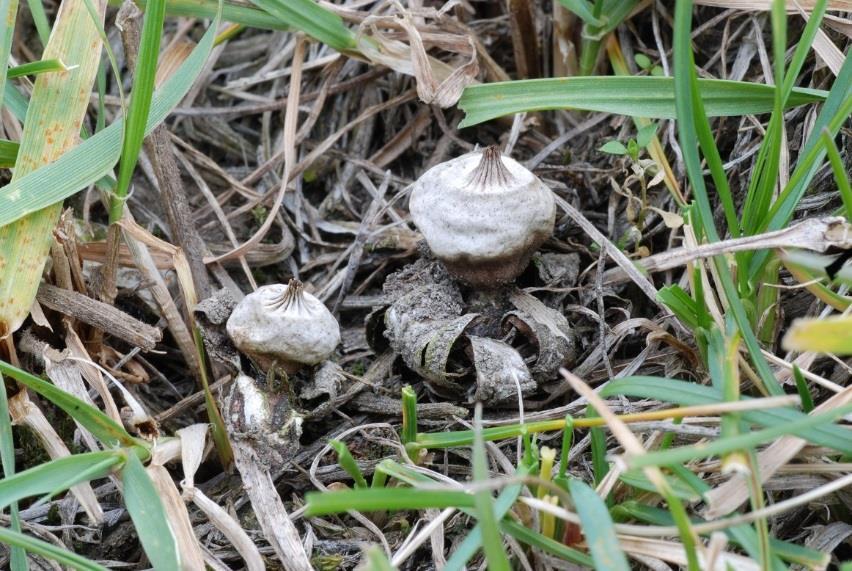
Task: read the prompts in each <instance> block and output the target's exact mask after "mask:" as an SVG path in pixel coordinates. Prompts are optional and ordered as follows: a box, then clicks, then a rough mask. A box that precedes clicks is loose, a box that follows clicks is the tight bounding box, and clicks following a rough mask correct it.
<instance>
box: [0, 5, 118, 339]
mask: <svg viewBox="0 0 852 571" xmlns="http://www.w3.org/2000/svg"><path fill="white" fill-rule="evenodd" d="M97 8H98V10H99V14H98V18H100V20H101V21H103V17H104V12H105V10H106V3H105V2H100V3H99V4H98V6H97ZM100 50H101V41H100V35H99V34H98V31H97V26H96V25H95V23H94V22H93V21H92V19H91V15H90V14H89V12H88V10H87V9H86V6H85V4H84V2H83V1H82V0H65V2H63V4H62V9H61V10H60V11H59V16H58V18H57V21H56V24H55V25H54V27H53V31H52V32H51V36H50V40H49V41H48V43H47V47H45V50H44V54H43V56H42V57H43V59H59V60H61V61H63V62H66V64H67V66H68V68H69V69H68V71H66V72H64V73H50V74H43V75H39V76H38V77H37V78H36V81H35V86H34V88H33V95H32V98H31V99H30V102H29V106H28V108H27V118H26V120H25V121H24V131H23V135H22V137H21V146H20V149H19V151H18V158H17V161H16V163H15V170H14V173H13V176H12V180H13V181H16V180H20V179H21V178H22V177H24V176H25V175H27V174H29V173H32V172H33V171H36V170H37V169H39V168H40V167H42V166H44V165H46V164H48V163H50V162H52V161H54V160H56V159H57V158H58V157H59V156H60V155H62V154H63V153H64V152H65V151H67V150H68V149H69V148H70V147H72V146H74V145H75V144H76V142H77V140H78V137H79V133H80V126H81V124H82V121H83V117H84V115H85V113H86V110H87V108H88V105H89V92H90V91H91V89H92V84H93V83H94V80H95V74H96V72H97V67H98V60H99V56H100ZM36 192H38V191H36ZM46 206H47V208H44V209H43V210H40V211H37V212H34V213H33V214H32V215H31V216H28V217H27V218H24V219H21V220H19V221H17V222H16V223H15V224H9V225H5V226H3V227H2V228H0V336H5V335H7V334H8V333H11V332H13V331H15V330H17V329H18V327H20V325H21V323H22V322H23V321H24V319H25V318H26V317H27V315H28V314H29V310H30V307H31V306H32V302H33V299H34V298H35V294H36V290H37V289H38V282H39V280H40V279H41V273H42V269H43V268H44V263H45V260H46V259H47V252H48V249H49V247H50V241H51V239H52V233H51V232H52V230H53V226H54V225H55V224H56V220H57V219H58V217H59V212H60V210H61V208H62V205H61V204H58V203H54V204H52V205H46Z"/></svg>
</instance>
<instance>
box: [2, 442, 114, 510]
mask: <svg viewBox="0 0 852 571" xmlns="http://www.w3.org/2000/svg"><path fill="white" fill-rule="evenodd" d="M124 456H125V455H124V453H123V452H120V451H113V450H103V451H100V452H85V453H83V454H74V455H72V456H64V457H62V458H57V459H56V460H51V461H50V462H45V463H44V464H39V465H38V466H34V467H32V468H30V469H28V470H24V471H23V472H18V473H17V474H15V475H14V476H11V477H7V478H4V479H3V480H0V507H6V506H8V505H11V504H13V503H14V502H17V501H18V500H22V499H24V498H29V497H31V496H40V495H44V494H56V493H58V492H61V491H63V490H67V489H68V488H71V487H73V486H75V485H76V484H80V483H82V482H88V481H90V480H94V479H96V478H103V477H104V476H106V475H107V474H109V473H110V471H112V469H113V468H114V467H116V466H118V465H119V464H121V463H122V462H123V461H124ZM93 467H99V469H98V470H96V471H93V470H92V468H93Z"/></svg>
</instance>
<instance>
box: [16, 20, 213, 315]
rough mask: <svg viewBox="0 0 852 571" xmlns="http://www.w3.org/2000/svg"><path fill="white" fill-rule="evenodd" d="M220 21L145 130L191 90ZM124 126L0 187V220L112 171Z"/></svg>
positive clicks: (165, 91)
mask: <svg viewBox="0 0 852 571" xmlns="http://www.w3.org/2000/svg"><path fill="white" fill-rule="evenodd" d="M218 24H219V19H216V20H214V21H213V22H212V23H211V25H210V27H209V28H208V29H207V31H206V32H205V34H204V36H203V37H202V38H201V41H199V42H198V45H197V46H195V48H194V49H193V50H192V53H190V55H189V56H188V57H187V58H186V60H184V62H183V64H181V66H180V67H179V68H178V69H177V70H176V71H175V73H174V74H173V75H172V76H171V77H170V78H169V79H168V80H167V81H166V82H165V83H164V84H163V86H162V87H161V88H160V89H158V90H157V91H156V93H155V94H154V98H153V100H152V101H151V112H150V114H149V116H148V124H147V126H146V128H145V134H146V135H147V134H148V133H150V132H151V131H152V130H153V129H154V128H155V127H156V126H157V125H159V124H160V123H161V122H162V121H163V120H164V119H165V118H166V117H167V116H168V114H169V112H170V111H171V110H172V109H173V108H174V107H175V106H176V105H177V104H178V103H179V102H180V100H181V99H183V96H184V95H186V93H187V91H189V88H190V87H191V86H192V84H193V82H194V81H195V78H196V77H198V73H199V72H200V71H201V68H202V66H203V65H204V62H205V60H206V59H207V56H208V55H209V53H210V49H211V48H212V47H213V41H214V40H215V39H216V26H218ZM122 128H123V120H121V119H119V120H117V121H115V122H114V123H112V124H111V125H110V126H109V127H107V128H106V129H104V130H103V131H101V132H99V133H98V134H96V135H94V136H92V137H90V138H89V139H87V140H86V141H84V142H83V143H81V144H80V145H78V146H77V147H74V148H73V149H71V150H70V151H68V152H66V153H65V154H63V155H62V156H61V157H59V158H58V159H56V160H55V161H53V162H52V163H50V164H49V165H46V166H43V167H41V168H39V169H38V170H36V171H34V172H31V173H30V174H28V175H26V176H23V177H20V178H17V179H15V180H13V181H12V182H10V183H9V184H7V185H6V186H4V187H2V188H0V225H7V224H10V223H11V222H14V221H16V220H18V219H20V218H22V217H24V216H26V215H27V214H30V213H32V212H36V211H38V210H40V209H41V208H44V207H45V206H49V205H51V204H53V203H56V202H59V201H62V200H64V199H66V198H68V197H69V196H71V195H72V194H74V193H75V192H77V191H79V190H80V189H82V188H85V187H86V186H88V185H90V184H93V183H95V182H96V181H98V180H100V179H101V177H103V176H104V175H106V174H107V173H109V172H110V170H111V169H112V168H113V167H114V166H115V164H116V162H118V158H119V156H120V155H121V132H122ZM28 308H29V306H28Z"/></svg>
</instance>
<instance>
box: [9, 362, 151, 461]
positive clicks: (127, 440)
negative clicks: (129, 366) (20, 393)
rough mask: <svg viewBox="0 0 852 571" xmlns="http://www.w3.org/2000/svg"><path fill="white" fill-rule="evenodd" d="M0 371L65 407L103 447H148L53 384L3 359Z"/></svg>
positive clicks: (101, 414)
mask: <svg viewBox="0 0 852 571" xmlns="http://www.w3.org/2000/svg"><path fill="white" fill-rule="evenodd" d="M0 373H2V374H4V375H8V376H10V377H12V378H13V379H15V380H16V381H18V382H19V383H21V384H22V385H24V386H26V387H27V388H29V389H32V390H33V391H35V392H37V393H38V394H40V395H41V396H43V397H44V398H46V399H47V400H49V401H50V402H52V403H53V404H55V405H56V406H58V407H59V408H61V409H62V410H64V411H65V412H66V413H68V414H69V415H70V416H71V417H72V418H73V419H74V420H76V421H77V422H79V423H80V425H81V426H82V427H83V428H85V429H86V430H88V431H89V432H91V433H92V434H93V435H94V436H95V437H96V438H97V439H98V440H100V441H101V442H103V443H104V444H105V445H106V446H126V447H138V446H141V447H143V448H145V449H147V448H149V447H150V444H149V443H147V442H145V441H144V440H139V439H138V438H134V437H133V436H131V435H130V434H129V433H128V432H127V431H126V430H125V429H124V427H123V426H121V425H120V424H118V423H117V422H116V421H114V420H113V419H112V418H110V417H109V416H107V415H106V414H104V413H103V412H101V411H100V410H98V409H96V408H95V407H93V406H92V405H90V404H88V403H86V402H83V401H82V400H80V399H78V398H77V397H75V396H74V395H72V394H70V393H67V392H65V391H63V390H62V389H60V388H59V387H57V386H56V385H53V384H51V383H48V382H47V381H43V380H41V379H39V378H38V377H36V376H35V375H32V374H30V373H28V372H26V371H22V370H21V369H18V368H17V367H13V366H12V365H10V364H8V363H6V362H3V361H0Z"/></svg>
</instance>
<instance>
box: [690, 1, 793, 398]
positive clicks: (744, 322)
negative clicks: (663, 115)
mask: <svg viewBox="0 0 852 571" xmlns="http://www.w3.org/2000/svg"><path fill="white" fill-rule="evenodd" d="M691 24H692V1H691V0H684V1H683V2H678V3H677V6H676V9H675V34H674V60H675V63H674V67H675V83H674V90H675V96H676V97H675V101H676V110H677V119H678V121H677V125H678V137H679V139H680V144H681V149H682V150H683V160H684V164H685V165H686V171H687V174H688V176H689V180H690V182H691V183H692V188H693V191H694V194H695V198H696V202H697V205H698V211H697V212H698V215H699V216H698V218H699V221H698V222H699V225H700V229H701V230H703V232H704V234H705V235H706V237H707V239H708V240H710V241H711V242H718V241H719V233H718V232H717V230H716V226H715V223H714V222H713V211H712V208H711V206H710V199H709V196H708V193H707V187H706V186H705V184H704V175H703V173H702V169H701V160H700V158H699V152H698V147H697V145H696V141H704V142H709V141H712V136H711V137H708V135H709V134H710V126H709V124H708V123H707V110H706V109H705V108H704V104H703V101H702V97H701V91H702V87H701V84H700V82H699V80H698V79H697V78H696V76H695V64H694V62H693V60H692V47H691V43H690V42H691V35H690V30H691ZM769 89H770V93H774V91H773V90H772V89H771V88H769ZM708 139H709V141H708ZM713 145H714V146H715V143H714V144H713ZM702 148H704V147H703V145H702ZM705 156H713V153H711V152H708V151H707V150H706V149H705ZM713 264H714V265H715V267H716V273H717V274H718V276H719V281H720V282H721V284H720V285H721V286H722V289H723V291H724V294H725V298H726V299H727V302H728V307H729V310H730V312H731V313H732V314H733V317H734V319H735V320H736V323H737V327H739V330H740V333H741V334H742V337H743V341H744V342H745V345H746V347H747V348H748V351H749V354H750V355H751V359H752V362H753V364H754V366H755V368H756V369H757V373H758V375H759V376H760V379H761V381H762V382H763V386H764V389H765V390H766V391H767V392H768V393H769V394H771V395H783V394H784V390H783V389H782V388H781V385H779V384H778V381H777V380H776V379H775V376H774V375H773V374H772V370H771V369H770V368H769V365H768V364H767V362H766V359H765V358H764V357H763V354H762V353H761V351H760V344H759V343H758V341H757V337H755V334H754V331H753V330H752V329H751V323H750V321H749V318H748V315H747V313H746V311H745V308H744V307H743V304H742V300H741V299H740V294H739V292H738V291H737V289H736V286H735V285H734V281H733V278H732V276H731V271H730V269H729V268H728V263H727V261H726V260H724V259H723V258H721V257H716V258H714V259H713Z"/></svg>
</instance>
